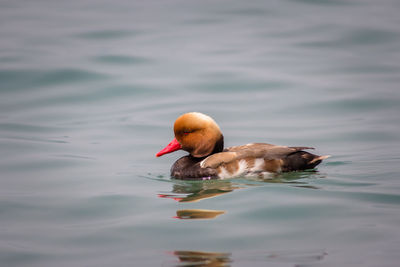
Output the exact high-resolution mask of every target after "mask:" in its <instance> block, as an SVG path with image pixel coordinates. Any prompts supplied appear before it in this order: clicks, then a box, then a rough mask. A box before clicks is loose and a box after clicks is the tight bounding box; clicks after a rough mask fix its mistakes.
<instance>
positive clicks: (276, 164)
mask: <svg viewBox="0 0 400 267" xmlns="http://www.w3.org/2000/svg"><path fill="white" fill-rule="evenodd" d="M174 135H175V138H174V139H173V140H172V141H171V142H170V143H169V144H168V145H167V146H166V147H165V148H163V149H162V150H160V151H159V152H158V153H157V154H156V157H161V156H162V155H165V154H168V153H172V152H174V151H177V150H184V151H187V152H189V154H188V155H186V156H183V157H181V158H179V159H178V160H177V161H176V162H175V163H174V164H173V165H172V167H171V176H172V177H173V178H175V179H182V180H210V179H228V178H235V177H241V176H249V175H250V176H252V175H256V176H265V175H269V174H277V173H283V172H293V171H304V170H308V169H314V168H315V167H316V166H317V165H318V164H320V163H321V162H322V161H323V160H324V159H326V158H328V157H329V155H328V156H319V155H314V154H312V153H310V152H307V151H305V150H310V149H314V148H313V147H307V146H294V147H292V146H280V145H273V144H268V143H250V144H246V145H240V146H232V147H228V148H224V136H223V134H222V132H221V129H220V127H219V126H218V124H217V123H216V122H215V121H214V119H213V118H211V117H210V116H208V115H206V114H203V113H200V112H189V113H185V114H183V115H181V116H179V117H178V118H177V119H176V121H175V123H174Z"/></svg>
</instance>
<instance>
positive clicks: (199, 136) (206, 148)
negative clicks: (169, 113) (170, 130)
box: [156, 112, 223, 158]
mask: <svg viewBox="0 0 400 267" xmlns="http://www.w3.org/2000/svg"><path fill="white" fill-rule="evenodd" d="M174 133H175V138H174V140H172V142H171V143H169V144H168V145H167V146H166V147H165V148H164V149H162V150H161V151H160V152H158V153H157V154H156V156H157V157H160V156H162V155H164V154H167V153H171V152H174V151H176V150H179V149H183V150H185V151H187V152H189V153H190V154H191V155H192V156H193V157H196V158H201V157H205V156H208V155H210V154H211V153H213V152H220V151H222V148H223V136H222V133H221V130H220V128H219V126H218V125H217V123H216V122H215V121H214V120H213V119H212V118H211V117H209V116H207V115H205V114H203V113H199V112H190V113H185V114H183V115H181V116H180V117H179V118H177V119H176V121H175V124H174Z"/></svg>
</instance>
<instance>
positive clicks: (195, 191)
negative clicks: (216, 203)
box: [158, 181, 242, 202]
mask: <svg viewBox="0 0 400 267" xmlns="http://www.w3.org/2000/svg"><path fill="white" fill-rule="evenodd" d="M239 188H242V187H240V186H238V185H234V184H232V183H231V182H230V181H213V182H211V181H210V182H201V183H199V182H188V183H187V184H186V183H185V184H178V183H176V184H174V186H173V188H172V194H170V193H169V194H159V195H158V196H159V197H163V198H171V199H174V200H176V201H179V202H197V201H200V200H202V199H206V198H211V197H216V196H219V195H223V194H226V193H229V192H232V191H233V190H235V189H239Z"/></svg>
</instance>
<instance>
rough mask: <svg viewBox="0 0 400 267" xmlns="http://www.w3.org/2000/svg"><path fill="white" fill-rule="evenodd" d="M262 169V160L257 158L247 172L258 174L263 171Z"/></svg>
mask: <svg viewBox="0 0 400 267" xmlns="http://www.w3.org/2000/svg"><path fill="white" fill-rule="evenodd" d="M263 167H264V159H263V158H257V159H255V161H254V166H253V167H252V168H251V169H250V170H249V171H250V172H260V171H263Z"/></svg>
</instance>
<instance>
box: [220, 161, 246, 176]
mask: <svg viewBox="0 0 400 267" xmlns="http://www.w3.org/2000/svg"><path fill="white" fill-rule="evenodd" d="M247 167H248V166H247V162H246V161H245V160H240V161H239V168H238V169H237V170H236V171H235V172H233V173H229V172H228V171H227V170H226V168H224V167H220V168H219V173H218V177H219V178H221V179H227V178H233V177H236V176H240V175H243V174H245V173H247V172H248V169H247Z"/></svg>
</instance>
